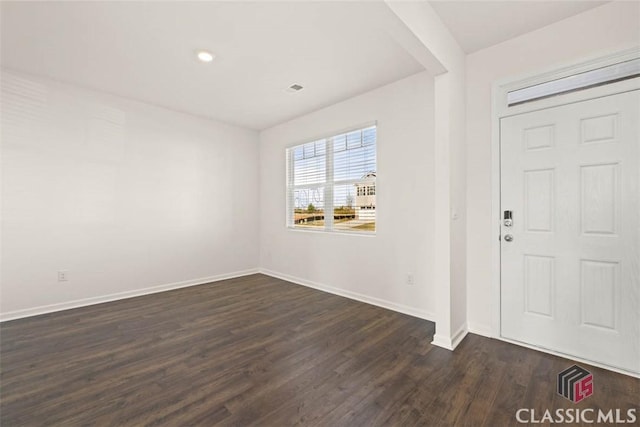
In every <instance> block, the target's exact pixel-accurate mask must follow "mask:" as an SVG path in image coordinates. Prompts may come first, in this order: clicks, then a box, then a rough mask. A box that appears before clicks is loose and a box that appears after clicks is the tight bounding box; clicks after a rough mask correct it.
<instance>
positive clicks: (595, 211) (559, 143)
mask: <svg viewBox="0 0 640 427" xmlns="http://www.w3.org/2000/svg"><path fill="white" fill-rule="evenodd" d="M639 123H640V91H637V90H636V91H631V92H625V93H622V94H617V95H610V96H606V97H602V98H596V99H591V100H587V101H582V102H576V103H572V104H567V105H562V106H558V107H552V108H547V109H544V110H539V111H533V112H529V113H523V114H520V115H516V116H512V117H506V118H503V119H501V121H500V150H501V151H500V153H501V165H500V167H501V176H500V180H501V211H502V212H504V211H511V212H512V223H513V225H512V226H510V227H509V226H505V225H504V224H503V225H502V226H501V236H502V237H501V302H500V305H501V335H502V336H503V337H505V338H508V339H512V340H516V341H520V342H524V343H528V344H532V345H535V346H539V347H543V348H546V349H550V350H554V351H557V352H561V353H564V354H567V355H570V356H576V357H579V358H583V359H587V360H591V361H595V362H599V363H602V364H605V365H608V366H611V367H615V368H619V369H623V370H626V371H630V372H634V373H640V197H639V193H640V173H639V172H638V169H639V167H640V149H639V145H640V134H639V131H638V129H639ZM503 223H504V221H503ZM507 235H509V236H507ZM508 240H510V241H508Z"/></svg>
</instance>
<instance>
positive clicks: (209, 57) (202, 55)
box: [196, 50, 216, 62]
mask: <svg viewBox="0 0 640 427" xmlns="http://www.w3.org/2000/svg"><path fill="white" fill-rule="evenodd" d="M196 55H197V56H198V59H199V60H200V61H201V62H211V61H213V58H215V57H216V56H215V55H214V54H213V53H211V52H207V51H206V50H199V51H198V52H196Z"/></svg>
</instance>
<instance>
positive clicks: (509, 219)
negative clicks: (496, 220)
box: [504, 211, 513, 227]
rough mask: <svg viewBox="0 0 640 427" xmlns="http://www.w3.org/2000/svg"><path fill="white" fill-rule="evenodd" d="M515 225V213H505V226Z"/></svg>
mask: <svg viewBox="0 0 640 427" xmlns="http://www.w3.org/2000/svg"><path fill="white" fill-rule="evenodd" d="M512 225H513V213H512V212H511V211H504V226H505V227H511V226H512Z"/></svg>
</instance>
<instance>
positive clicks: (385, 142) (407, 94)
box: [260, 72, 436, 318]
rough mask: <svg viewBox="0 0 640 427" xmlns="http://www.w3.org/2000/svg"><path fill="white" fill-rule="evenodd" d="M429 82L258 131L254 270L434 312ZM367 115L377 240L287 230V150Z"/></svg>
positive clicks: (397, 86)
mask: <svg viewBox="0 0 640 427" xmlns="http://www.w3.org/2000/svg"><path fill="white" fill-rule="evenodd" d="M433 84H434V83H433V78H432V77H431V76H430V75H428V74H427V73H426V72H423V73H419V74H416V75H414V76H411V77H408V78H406V79H403V80H400V81H398V82H395V83H392V84H390V85H387V86H384V87H382V88H379V89H376V90H373V91H371V92H367V93H365V94H363V95H360V96H358V97H355V98H351V99H349V100H346V101H344V102H341V103H338V104H335V105H333V106H330V107H328V108H325V109H322V110H319V111H317V112H314V113H311V114H308V115H306V116H303V117H300V118H298V119H295V120H292V121H290V122H287V123H284V124H281V125H278V126H276V127H273V128H270V129H268V130H265V131H263V132H261V133H260V194H261V201H260V206H261V209H260V210H261V215H260V221H261V222H260V237H261V238H260V242H261V245H260V246H261V254H260V255H261V256H260V261H261V267H262V268H264V269H265V270H267V271H270V272H275V273H277V274H280V275H283V276H284V275H286V277H289V278H293V279H294V280H297V281H299V282H304V283H307V284H312V285H316V286H322V287H324V288H325V289H329V290H331V291H334V292H340V293H343V294H347V295H350V296H352V297H357V298H361V299H366V300H368V301H370V302H374V303H379V304H384V305H387V306H388V307H393V308H395V309H399V310H403V311H406V312H410V313H412V314H415V315H418V316H422V317H426V318H433V313H434V312H435V308H436V307H435V300H434V292H435V290H434V282H433V268H434V265H433V260H434V243H433V236H434V172H433V168H434V161H433V151H434V142H433V133H434V124H433V115H434V106H433ZM374 120H375V121H377V123H378V147H377V148H378V171H377V172H378V174H377V175H378V177H377V185H376V193H377V194H376V197H377V203H378V206H377V208H376V211H377V225H376V226H377V233H376V235H375V237H369V236H361V235H344V234H333V233H322V232H310V231H299V230H289V229H287V228H286V227H285V218H286V217H285V182H286V180H285V147H287V146H288V145H292V144H295V143H302V142H305V141H308V140H312V139H313V138H315V137H319V136H324V135H327V134H330V133H331V132H333V131H340V130H344V129H345V128H349V127H354V126H358V125H361V124H366V123H367V122H371V121H374ZM407 272H411V273H413V274H414V276H415V284H414V285H413V286H410V285H407V284H406V283H405V278H406V274H407Z"/></svg>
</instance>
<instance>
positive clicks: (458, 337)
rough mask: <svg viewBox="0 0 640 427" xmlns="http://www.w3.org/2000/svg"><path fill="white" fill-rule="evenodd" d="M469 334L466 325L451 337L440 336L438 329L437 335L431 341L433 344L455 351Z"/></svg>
mask: <svg viewBox="0 0 640 427" xmlns="http://www.w3.org/2000/svg"><path fill="white" fill-rule="evenodd" d="M468 333H469V331H468V330H467V325H466V324H464V325H462V326H461V327H460V328H459V329H458V330H457V331H456V333H455V334H453V336H451V337H447V336H444V335H438V332H437V327H436V334H435V335H434V336H433V341H431V344H433V345H436V346H438V347H442V348H445V349H447V350H451V351H453V350H455V349H456V347H457V346H458V344H460V343H461V342H462V340H463V339H464V337H466V336H467V334H468Z"/></svg>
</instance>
